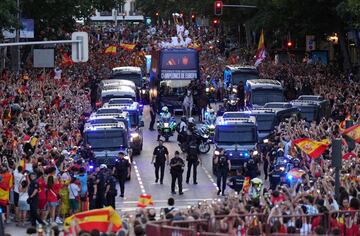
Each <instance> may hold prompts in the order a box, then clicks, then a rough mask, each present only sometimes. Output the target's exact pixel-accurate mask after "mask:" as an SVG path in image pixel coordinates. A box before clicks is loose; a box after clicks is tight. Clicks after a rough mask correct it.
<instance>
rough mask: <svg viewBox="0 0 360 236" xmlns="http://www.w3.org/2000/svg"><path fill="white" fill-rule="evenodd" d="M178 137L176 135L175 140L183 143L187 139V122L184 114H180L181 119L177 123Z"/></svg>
mask: <svg viewBox="0 0 360 236" xmlns="http://www.w3.org/2000/svg"><path fill="white" fill-rule="evenodd" d="M178 127H179V128H178V130H177V131H178V137H177V141H178V142H179V143H181V144H182V143H184V142H185V141H186V139H187V135H186V134H187V124H186V116H182V117H181V121H180V123H179V124H178Z"/></svg>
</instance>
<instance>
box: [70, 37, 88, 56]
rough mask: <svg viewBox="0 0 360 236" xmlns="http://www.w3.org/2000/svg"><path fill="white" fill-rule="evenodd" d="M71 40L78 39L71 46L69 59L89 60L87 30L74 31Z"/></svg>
mask: <svg viewBox="0 0 360 236" xmlns="http://www.w3.org/2000/svg"><path fill="white" fill-rule="evenodd" d="M71 40H80V42H78V43H73V44H72V47H71V59H72V60H73V62H87V61H88V60H89V36H88V33H87V32H74V33H72V34H71Z"/></svg>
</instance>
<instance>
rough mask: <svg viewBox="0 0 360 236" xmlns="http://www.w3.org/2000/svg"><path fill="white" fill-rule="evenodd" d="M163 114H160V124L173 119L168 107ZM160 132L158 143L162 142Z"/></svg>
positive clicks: (164, 108)
mask: <svg viewBox="0 0 360 236" xmlns="http://www.w3.org/2000/svg"><path fill="white" fill-rule="evenodd" d="M161 110H162V112H161V113H160V119H159V121H160V122H164V121H166V120H169V119H170V118H171V114H170V112H169V108H168V107H167V106H164V107H163V108H162V109H161ZM160 136H161V135H160V132H159V133H158V137H157V141H159V140H160Z"/></svg>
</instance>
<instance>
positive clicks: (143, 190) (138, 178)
mask: <svg viewBox="0 0 360 236" xmlns="http://www.w3.org/2000/svg"><path fill="white" fill-rule="evenodd" d="M133 166H134V170H135V175H136V178H137V180H138V182H139V185H140V189H141V193H142V194H146V191H145V187H144V184H143V181H142V179H141V176H140V173H139V169H138V167H137V165H136V161H133Z"/></svg>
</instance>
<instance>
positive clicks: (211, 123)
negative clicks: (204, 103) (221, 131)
mask: <svg viewBox="0 0 360 236" xmlns="http://www.w3.org/2000/svg"><path fill="white" fill-rule="evenodd" d="M204 123H205V124H204V125H203V127H202V128H201V129H202V130H204V132H207V133H208V134H209V136H210V137H211V138H212V137H214V134H215V125H216V114H215V111H214V110H213V109H212V108H210V109H208V110H207V111H206V112H205V122H204Z"/></svg>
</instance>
